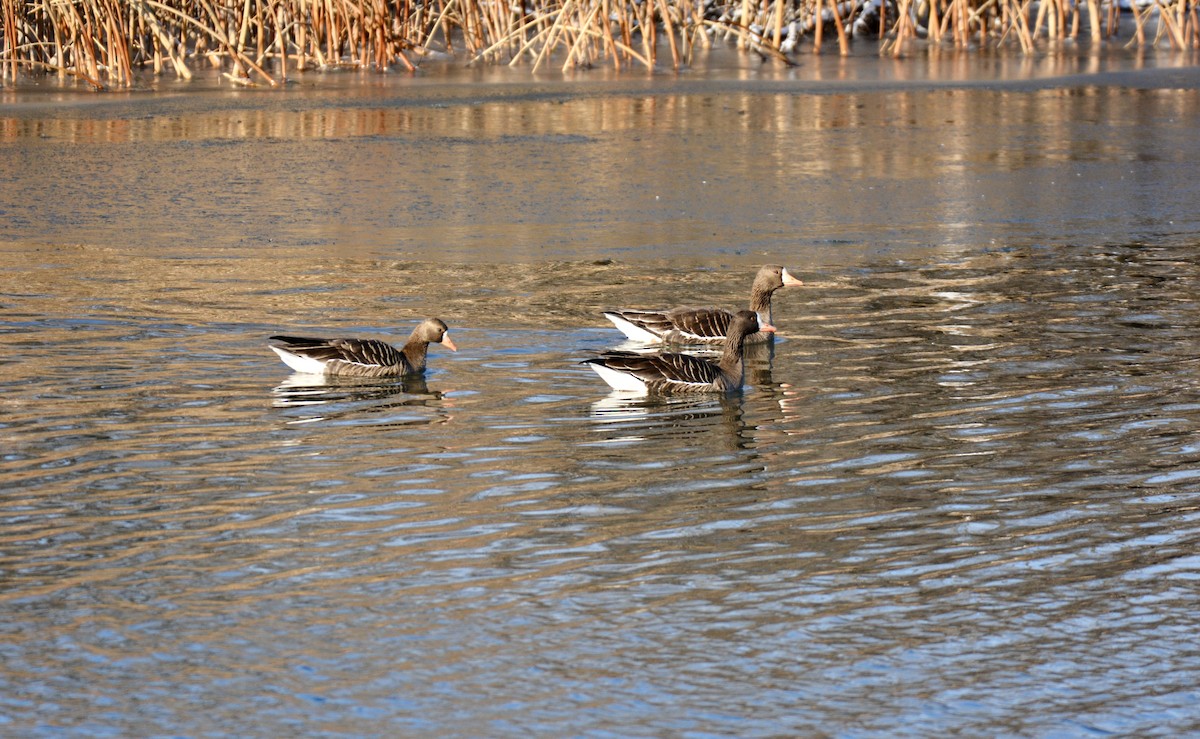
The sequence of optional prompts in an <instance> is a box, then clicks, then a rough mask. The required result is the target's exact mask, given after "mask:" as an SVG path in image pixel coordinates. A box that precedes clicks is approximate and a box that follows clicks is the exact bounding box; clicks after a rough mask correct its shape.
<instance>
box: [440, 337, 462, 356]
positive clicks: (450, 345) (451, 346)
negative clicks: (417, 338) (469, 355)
mask: <svg viewBox="0 0 1200 739" xmlns="http://www.w3.org/2000/svg"><path fill="white" fill-rule="evenodd" d="M438 343H439V344H441V345H442V346H444V347H446V348H447V349H449V350H450V351H452V352H456V351H458V347H457V346H455V345H454V342H453V341H451V340H450V334H444V335H443V336H442V340H441V341H439V342H438Z"/></svg>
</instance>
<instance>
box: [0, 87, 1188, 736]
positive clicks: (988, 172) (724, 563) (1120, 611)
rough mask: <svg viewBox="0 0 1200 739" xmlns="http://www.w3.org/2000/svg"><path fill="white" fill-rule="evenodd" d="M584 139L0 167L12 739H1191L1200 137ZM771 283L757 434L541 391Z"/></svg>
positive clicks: (135, 150)
mask: <svg viewBox="0 0 1200 739" xmlns="http://www.w3.org/2000/svg"><path fill="white" fill-rule="evenodd" d="M365 89H368V90H370V88H369V86H368V87H366V88H365ZM470 90H472V94H478V95H480V96H484V97H485V98H486V95H487V94H488V93H487V92H486V91H485V90H484V89H483V88H470ZM361 92H362V91H361V90H360V93H361ZM594 92H595V91H593V92H592V93H581V92H579V91H578V90H574V89H568V90H561V91H559V92H558V93H556V94H555V95H551V96H549V97H547V96H545V95H543V94H541V93H540V92H539V93H538V94H529V95H526V96H524V97H522V96H518V99H517V100H516V101H515V102H512V101H505V100H496V99H485V100H484V101H483V102H482V103H478V104H477V103H474V102H471V103H461V102H451V103H445V102H437V103H428V104H426V103H419V104H410V103H403V104H401V103H400V102H398V101H402V100H405V99H406V98H405V97H404V95H405V94H406V88H404V86H403V85H400V86H399V87H398V88H390V87H388V88H387V89H384V90H375V91H373V92H370V94H369V95H366V97H368V98H370V100H364V99H363V98H362V97H352V98H351V99H350V100H349V103H348V104H347V105H346V107H338V105H336V104H335V103H334V102H331V101H329V100H325V99H322V98H320V96H319V95H312V96H305V95H300V94H298V95H296V96H295V97H279V96H274V97H270V96H269V97H266V98H257V97H255V98H250V99H249V100H247V98H246V97H244V96H242V94H241V93H212V94H211V97H201V99H199V100H193V99H192V98H188V97H187V96H184V100H183V102H180V101H178V100H175V99H174V98H168V99H162V98H154V99H152V100H138V99H135V100H131V101H128V102H127V103H120V104H116V105H115V108H114V110H115V111H117V112H116V113H113V112H112V111H109V112H105V111H100V112H99V113H97V112H96V110H95V109H94V108H93V109H92V110H91V111H90V112H88V111H85V112H82V113H81V112H80V110H79V108H78V106H76V105H75V104H74V103H72V104H71V105H69V106H68V107H65V108H63V109H62V110H60V111H58V112H57V113H56V114H55V115H50V114H48V113H46V112H45V111H43V110H42V109H41V108H36V109H33V108H31V109H30V110H27V111H24V112H21V113H19V114H13V116H12V117H10V118H6V119H3V120H2V121H0V125H2V126H4V129H3V130H5V131H6V132H7V133H6V134H5V136H3V137H0V144H2V145H0V160H3V161H4V162H5V164H6V166H7V167H8V168H7V169H5V170H3V171H5V172H6V173H7V174H6V175H5V177H6V178H7V179H8V183H6V188H7V189H6V190H5V193H6V194H4V195H3V196H0V197H2V199H3V204H2V206H0V208H2V209H3V210H4V211H5V213H6V214H7V216H6V217H7V218H8V220H7V223H6V225H0V250H2V251H3V254H4V263H3V266H0V309H2V313H0V337H2V338H0V342H2V346H3V349H4V353H3V360H0V361H3V362H4V370H5V372H4V374H3V376H2V377H0V407H2V408H3V413H2V414H0V455H2V457H0V481H2V483H3V488H4V490H3V492H2V493H0V522H2V526H0V578H2V583H3V588H2V589H0V615H2V618H0V657H2V659H0V664H2V666H0V733H6V734H13V735H28V734H46V735H48V734H60V733H64V732H66V733H75V734H88V735H148V734H171V735H208V734H243V735H244V734H257V735H275V734H281V733H284V732H288V733H304V734H331V735H333V734H355V735H363V734H376V735H408V734H412V735H475V736H482V735H513V734H528V733H536V734H545V735H576V734H586V735H601V736H603V735H621V736H629V735H647V736H651V735H652V736H672V735H681V734H695V735H731V734H732V735H788V734H801V735H814V734H816V735H820V734H830V735H842V736H858V735H892V734H914V735H944V734H950V733H961V734H987V735H992V734H1011V735H1065V736H1071V735H1089V734H1097V733H1115V734H1121V735H1133V734H1137V735H1145V734H1152V733H1161V734H1171V735H1178V734H1180V733H1185V732H1187V731H1189V730H1195V729H1196V727H1197V726H1198V725H1200V709H1198V708H1197V705H1198V699H1200V696H1198V694H1197V688H1196V686H1197V685H1198V684H1200V647H1197V646H1196V639H1195V634H1196V630H1197V626H1198V625H1200V622H1198V617H1197V616H1196V613H1197V606H1198V605H1200V597H1198V596H1197V580H1198V579H1200V555H1198V554H1197V544H1198V543H1200V492H1198V490H1200V484H1198V483H1200V442H1197V440H1196V434H1195V428H1196V427H1197V425H1198V423H1200V401H1198V400H1197V397H1196V386H1197V381H1196V373H1197V370H1198V369H1200V361H1198V360H1197V358H1196V341H1195V336H1196V335H1197V332H1198V330H1200V303H1198V301H1200V298H1198V297H1197V296H1198V295H1200V292H1198V290H1197V285H1198V284H1200V267H1198V264H1197V260H1196V254H1197V247H1198V246H1200V227H1198V226H1197V219H1196V213H1195V208H1194V203H1195V202H1196V195H1197V190H1198V188H1197V185H1196V182H1195V181H1194V177H1193V176H1192V173H1194V172H1195V171H1198V170H1197V169H1196V166H1197V164H1198V163H1200V162H1198V161H1197V160H1198V159H1200V149H1198V148H1197V145H1196V144H1195V143H1193V142H1195V141H1196V140H1197V139H1196V137H1195V134H1196V133H1197V130H1196V121H1197V120H1200V115H1197V113H1198V112H1200V96H1198V95H1197V92H1196V89H1195V87H1186V86H1183V87H1179V88H1176V87H1173V86H1172V87H1169V88H1162V87H1158V86H1155V85H1149V86H1148V87H1146V88H1145V89H1142V88H1139V87H1137V86H1136V85H1135V86H1132V87H1129V86H1121V85H1117V86H1113V87H1105V86H1093V87H1076V86H1070V85H1068V86H1065V87H1064V86H1060V85H1046V86H1035V87H1034V88H1032V89H1024V88H1021V89H1012V88H1006V87H1004V86H1001V87H1000V88H999V89H991V88H983V89H974V88H957V89H955V90H950V91H946V90H940V89H919V90H899V91H891V92H887V91H879V90H874V91H855V90H853V89H849V90H846V89H841V90H833V91H827V90H819V91H817V92H816V93H812V92H811V91H810V92H804V91H799V92H795V93H781V92H779V91H778V90H771V91H767V92H762V91H756V90H754V89H749V90H747V89H741V90H734V91H729V90H726V89H721V88H719V87H718V88H716V89H712V90H705V89H704V88H703V86H702V85H701V86H699V87H698V88H697V89H695V90H690V91H683V92H676V93H672V94H664V95H661V96H655V97H652V98H650V99H649V101H650V103H652V106H651V107H653V108H654V111H651V112H650V113H647V111H646V109H645V106H646V105H647V102H646V98H644V97H642V96H641V95H640V94H631V93H628V92H622V91H620V90H616V91H608V92H603V94H594ZM502 97H503V96H502ZM456 99H458V98H456ZM173 100H174V102H172V101H173ZM371 100H374V102H371ZM489 100H490V102H489ZM126 104H128V105H129V106H133V109H134V111H135V112H136V110H138V108H137V106H155V105H162V106H166V109H167V112H165V113H164V112H154V113H153V114H152V115H150V117H147V118H144V119H143V118H138V117H136V116H130V115H129V109H128V108H125V107H122V106H124V105H126ZM206 104H207V105H210V106H213V105H215V106H216V107H217V108H218V110H217V111H216V112H206V111H205V110H204V108H205V105H206ZM173 105H182V106H185V108H171V106H173ZM186 106H194V107H195V109H194V110H193V109H191V108H187V107H186ZM289 106H294V107H295V108H296V109H295V110H293V109H291V108H289ZM947 106H949V107H947ZM51 107H53V106H51ZM502 110H506V111H508V114H507V115H508V117H507V118H505V117H504V116H503V115H501V114H500V113H498V112H497V111H502ZM715 110H723V111H725V113H724V114H721V115H717V114H713V113H712V111H715ZM767 110H775V111H777V112H778V115H776V116H775V117H774V118H771V117H769V116H766V115H765V111H767ZM398 111H407V112H406V113H404V115H401V113H400V112H398ZM901 111H907V112H906V113H901ZM1088 111H1091V112H1090V113H1089V112H1088ZM935 112H936V113H937V115H936V116H935ZM651 114H652V115H653V116H654V117H653V120H654V121H655V122H654V124H653V125H649V126H648V127H646V128H645V129H644V130H642V129H640V128H639V127H638V126H637V125H636V123H637V122H638V121H645V120H648V119H646V118H644V117H643V116H646V115H651ZM497 115H501V118H500V121H499V122H498V120H497V118H496V116H497ZM839 115H845V116H849V117H850V118H851V119H853V120H852V121H847V120H844V119H842V118H839V117H838V116H839ZM125 116H129V117H125ZM397 116H399V117H397ZM405 116H407V117H405ZM606 116H607V117H606ZM908 116H911V118H910V117H908ZM962 116H966V118H963V117H962ZM747 117H754V118H756V120H758V121H759V122H762V121H767V124H765V126H758V125H754V126H743V125H741V124H740V123H739V121H742V120H743V119H745V118H747ZM318 118H319V119H322V120H326V121H332V122H333V123H332V124H331V125H334V126H335V127H337V126H342V125H343V124H345V125H347V126H348V128H339V129H338V130H339V131H341V133H337V134H332V133H330V132H329V131H328V130H326V131H325V132H324V133H320V134H316V135H311V136H306V135H305V134H304V133H303V132H302V126H301V128H294V127H293V126H299V125H300V124H301V123H302V122H303V121H305V120H310V121H311V120H313V119H318ZM235 119H237V120H240V121H241V123H240V124H238V125H240V126H241V128H239V129H238V131H233V130H232V129H233V128H235V127H237V126H235V123H234V120H235ZM949 119H954V120H960V121H967V122H966V123H960V124H947V122H946V121H947V120H949ZM247 120H258V121H259V122H260V124H256V125H258V126H259V127H255V125H251V126H249V127H247V126H245V123H246V121H247ZM97 121H100V122H101V123H104V122H106V121H107V124H109V125H100V124H97V123H96V122H97ZM838 121H843V122H842V123H838ZM905 121H908V122H905ZM980 121H982V123H980ZM356 122H357V123H356ZM97 125H99V127H100V129H102V130H103V131H104V133H102V134H97V133H96V128H95V126H97ZM357 125H361V126H362V127H361V128H359V129H356V128H355V126H357ZM980 125H983V126H985V130H986V131H987V132H988V134H989V135H988V136H987V137H981V136H979V135H978V130H979V128H978V127H979V126H980ZM159 126H163V127H165V128H166V129H170V130H169V131H167V130H159V129H158V127H159ZM455 126H457V127H458V128H454V127H455ZM222 127H224V128H222ZM114 129H121V130H120V131H119V132H118V133H116V134H113V133H112V132H113V130H114ZM518 130H519V131H521V132H517V131H518ZM885 130H886V131H892V132H894V133H896V134H897V135H901V136H903V137H904V138H905V141H906V142H907V146H906V147H904V148H903V149H902V150H891V151H889V150H887V148H886V147H881V146H879V145H878V142H877V141H876V140H875V139H873V138H872V137H871V136H866V135H861V134H862V132H863V131H867V132H868V133H869V132H871V131H875V132H879V131H885ZM222 131H224V132H222ZM1114 131H1115V132H1116V133H1113V132H1114ZM576 137H578V138H576ZM64 138H65V139H71V140H70V141H65V140H64ZM479 140H483V141H487V142H490V143H491V144H492V146H481V145H479V144H478V143H477V142H478V141H479ZM956 141H957V142H958V143H957V144H954V146H955V148H954V151H953V152H949V151H947V147H949V146H951V145H952V144H953V142H956ZM626 148H632V150H633V151H634V152H635V153H636V154H637V155H638V156H644V157H652V158H651V159H646V158H643V159H640V160H639V159H630V158H628V157H626V158H625V159H623V160H620V161H614V160H613V157H614V156H615V152H617V151H619V150H622V149H626ZM739 152H740V156H741V157H742V158H739ZM68 154H69V156H68ZM751 154H752V155H753V156H750V155H751ZM34 161H37V162H47V161H54V162H55V164H56V166H59V167H62V168H64V169H62V170H53V171H56V172H60V176H59V177H57V178H49V177H47V176H45V175H44V172H45V171H47V170H42V169H37V168H29V167H28V166H21V165H22V163H24V165H29V164H30V163H31V162H34ZM372 161H374V162H377V163H378V166H376V167H375V168H374V169H372V168H370V167H368V166H367V165H368V164H369V163H371V162H372ZM262 162H271V163H273V164H276V165H278V167H279V169H278V170H275V169H271V168H270V167H265V166H260V164H261V163H262ZM589 162H591V163H593V165H594V166H591V167H589V166H586V165H587V163H589ZM256 163H257V164H256ZM635 163H636V164H635ZM102 165H103V166H102ZM143 165H144V166H156V167H159V169H154V170H153V171H152V172H150V173H146V176H145V177H141V178H135V179H133V180H129V179H125V177H126V175H127V169H128V168H130V167H133V168H135V169H136V170H137V171H143V170H142V167H143ZM402 165H404V166H402ZM407 165H411V166H407ZM468 165H469V167H470V171H468V170H467V169H466V168H467V167H468ZM87 172H92V173H93V175H92V176H93V177H95V178H98V179H93V180H91V184H90V186H88V187H85V186H84V184H85V183H84V182H83V179H82V178H83V177H84V176H85V174H86V173H87ZM339 172H340V176H335V175H338V173H339ZM222 173H224V175H223V174H222ZM567 173H574V176H573V177H566V174H567ZM706 173H711V175H709V174H706ZM618 174H619V175H620V176H619V177H618ZM301 181H302V183H303V185H302V186H301V185H299V184H296V183H298V182H301ZM489 183H490V184H489ZM10 185H13V187H10ZM289 185H292V186H291V187H289ZM76 188H78V189H76ZM708 188H711V189H708ZM14 193H24V194H26V195H28V196H30V197H28V198H25V197H22V196H20V195H18V194H14ZM69 193H74V194H75V195H78V196H80V197H76V198H74V199H72V198H71V197H67V195H68V194H69ZM452 193H455V194H456V195H455V197H457V198H459V199H458V200H453V198H451V194H452ZM839 193H840V195H839ZM83 195H88V196H91V197H90V199H88V198H83V197H82V196H83ZM656 196H657V200H656V199H655V197H656ZM664 200H665V201H668V203H667V205H664V204H663V201H664ZM454 203H458V204H457V205H454ZM893 226H894V228H893ZM306 234H307V236H306ZM739 234H741V238H739V236H738V235H739ZM766 261H772V262H780V263H785V264H787V265H788V266H789V268H790V269H791V270H792V271H794V272H795V273H797V274H798V275H799V276H801V277H802V278H803V279H804V280H805V282H806V285H805V286H804V287H802V288H795V289H789V290H784V291H781V292H780V293H778V294H777V296H776V301H775V322H776V325H777V326H778V327H779V328H780V339H779V340H778V341H777V342H776V343H775V345H774V347H773V349H771V350H762V351H758V352H755V353H754V354H753V356H751V358H750V369H749V373H748V375H749V380H750V387H748V388H747V390H746V391H745V392H744V393H743V394H741V395H738V396H733V397H730V398H693V399H685V398H673V399H669V400H661V399H660V400H656V399H638V398H627V397H621V396H618V395H609V394H607V393H606V387H605V386H604V385H603V383H602V382H600V380H599V379H598V378H597V377H596V376H595V375H594V374H593V373H592V372H591V371H590V370H588V369H587V368H586V367H583V366H580V365H579V360H581V359H584V358H586V357H588V356H591V355H592V354H593V353H595V352H598V351H601V350H603V349H605V348H608V347H610V346H613V345H615V344H617V343H618V338H619V334H617V332H616V331H615V330H613V329H612V328H611V327H610V326H608V325H607V324H606V322H605V321H604V320H603V319H602V318H600V317H599V315H598V312H599V311H600V310H602V309H604V308H609V307H614V306H617V305H627V306H630V307H636V306H652V305H661V304H668V303H678V302H712V303H716V304H721V305H727V306H731V307H732V306H738V305H741V304H742V303H744V302H745V301H746V299H747V293H748V287H749V282H750V279H751V278H752V276H753V273H754V271H755V269H756V268H757V266H758V265H759V264H761V263H763V262H766ZM424 315H439V316H441V317H442V318H444V319H446V320H447V322H448V323H449V324H450V325H451V331H452V336H453V337H454V339H455V341H456V342H457V344H458V346H459V349H460V351H459V352H457V353H454V354H451V353H448V352H446V351H444V350H442V349H440V348H439V347H434V348H433V349H432V357H431V361H430V366H431V369H430V372H429V374H428V376H427V378H426V379H425V381H424V382H415V383H414V382H408V383H403V382H399V381H388V382H355V381H343V382H338V383H333V384H328V385H323V384H315V385H314V384H313V383H312V382H311V381H305V380H304V378H302V377H299V376H290V375H289V373H288V371H287V369H286V367H284V366H283V365H282V364H281V363H279V362H278V360H277V359H276V358H275V357H274V355H273V354H271V353H270V352H269V350H267V348H266V345H265V338H266V336H268V335H269V334H270V333H274V332H278V331H280V330H287V331H289V332H293V333H299V332H301V331H304V332H317V331H320V332H325V333H330V334H340V335H369V336H381V335H382V336H388V337H391V338H392V339H393V340H395V341H400V340H402V338H403V335H404V334H406V333H407V331H408V330H409V328H410V327H411V326H412V325H413V324H414V323H415V322H416V320H417V319H418V318H419V317H421V316H424Z"/></svg>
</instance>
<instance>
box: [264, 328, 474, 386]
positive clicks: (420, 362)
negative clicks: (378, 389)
mask: <svg viewBox="0 0 1200 739" xmlns="http://www.w3.org/2000/svg"><path fill="white" fill-rule="evenodd" d="M449 331H450V329H449V328H447V326H446V324H445V323H444V322H442V321H441V320H440V319H437V318H426V319H425V320H424V321H422V322H421V324H420V325H419V326H417V327H416V328H415V329H413V332H412V335H410V336H409V337H408V341H407V342H406V343H405V344H404V348H402V349H396V348H395V347H393V346H391V345H390V344H386V343H384V342H382V341H377V340H375V339H309V338H304V337H301V336H272V337H271V341H273V342H278V343H277V344H268V345H267V346H269V347H271V349H272V350H273V351H274V352H275V353H276V354H278V355H279V358H280V359H282V360H283V363H284V364H286V365H287V366H289V367H291V368H292V369H293V370H295V371H296V372H302V373H306V374H314V375H340V376H348V377H400V376H402V375H420V374H424V372H425V354H426V352H427V351H428V350H429V344H430V343H438V344H441V345H442V346H444V347H446V348H447V349H449V350H450V351H452V352H456V351H458V347H457V346H455V345H454V342H453V341H451V340H450V333H449Z"/></svg>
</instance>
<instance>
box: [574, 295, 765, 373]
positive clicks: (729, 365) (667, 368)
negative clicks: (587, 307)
mask: <svg viewBox="0 0 1200 739" xmlns="http://www.w3.org/2000/svg"><path fill="white" fill-rule="evenodd" d="M756 333H768V334H771V333H775V327H774V326H772V325H771V324H769V323H760V322H759V320H758V316H757V315H756V314H755V313H754V311H748V310H744V311H738V313H737V314H735V315H734V316H733V318H732V319H731V320H730V322H729V330H728V331H727V332H726V334H725V346H724V348H723V350H722V352H721V358H720V359H719V360H717V361H716V362H712V361H709V360H707V359H702V358H700V357H694V356H692V355H690V354H670V353H667V354H639V353H637V352H627V351H608V352H604V353H603V354H601V355H600V356H598V357H595V358H592V359H586V360H584V362H583V363H584V364H586V365H588V366H589V367H591V368H592V369H593V370H595V371H596V374H598V375H600V377H601V378H603V379H604V381H605V382H607V383H608V384H609V385H610V386H611V387H612V388H613V389H614V390H623V391H627V392H636V393H732V392H737V391H738V390H741V388H742V383H743V382H744V381H745V374H746V373H745V364H744V362H743V353H744V351H745V344H746V338H747V337H748V336H752V335H754V334H756Z"/></svg>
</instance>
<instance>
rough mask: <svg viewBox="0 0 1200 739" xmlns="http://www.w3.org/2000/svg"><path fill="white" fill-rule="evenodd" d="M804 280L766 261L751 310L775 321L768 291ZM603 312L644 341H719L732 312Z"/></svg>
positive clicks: (761, 337) (762, 337) (758, 336)
mask: <svg viewBox="0 0 1200 739" xmlns="http://www.w3.org/2000/svg"><path fill="white" fill-rule="evenodd" d="M803 284H804V283H803V282H801V281H800V280H798V279H796V278H795V277H793V276H792V275H791V273H789V272H788V271H787V268H786V267H781V266H779V265H778V264H768V265H766V266H765V267H763V268H762V269H760V270H759V271H758V275H757V276H756V277H755V278H754V284H753V285H752V286H751V287H750V310H752V311H754V312H755V313H757V314H758V320H759V323H765V324H767V325H771V324H772V323H774V321H773V320H772V315H771V294H772V293H774V292H775V291H776V290H778V289H779V288H781V287H795V286H797V285H803ZM604 315H605V317H606V318H608V320H610V321H612V322H613V325H615V326H616V327H617V328H619V329H621V332H622V333H624V334H625V335H626V336H627V337H629V338H630V339H633V340H634V341H640V342H643V343H647V344H659V343H667V342H676V343H680V344H720V343H722V342H724V341H725V331H726V329H728V328H729V320H730V319H731V318H732V317H733V313H731V312H730V311H727V310H722V309H720V308H675V309H673V310H611V311H605V312H604ZM769 336H770V334H769V332H766V331H758V332H756V333H754V334H753V335H751V336H748V337H746V341H748V342H750V343H752V344H754V343H759V342H763V341H766V340H767V339H768V338H769Z"/></svg>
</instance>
